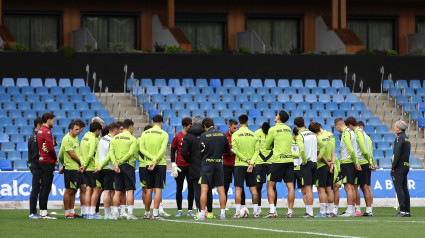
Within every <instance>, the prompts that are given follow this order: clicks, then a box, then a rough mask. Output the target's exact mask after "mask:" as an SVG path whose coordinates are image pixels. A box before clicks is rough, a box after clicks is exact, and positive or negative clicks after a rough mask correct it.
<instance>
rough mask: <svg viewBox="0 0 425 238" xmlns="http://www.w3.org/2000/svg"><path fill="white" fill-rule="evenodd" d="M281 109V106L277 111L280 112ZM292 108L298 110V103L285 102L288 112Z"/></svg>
mask: <svg viewBox="0 0 425 238" xmlns="http://www.w3.org/2000/svg"><path fill="white" fill-rule="evenodd" d="M272 109H274V108H273V107H272ZM280 110H282V108H280V109H278V110H276V111H278V112H279V111H280ZM290 110H297V104H296V103H295V102H285V111H286V112H288V111H290Z"/></svg>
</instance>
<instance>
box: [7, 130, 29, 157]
mask: <svg viewBox="0 0 425 238" xmlns="http://www.w3.org/2000/svg"><path fill="white" fill-rule="evenodd" d="M21 137H22V136H21ZM7 159H8V160H11V161H14V162H15V164H16V161H18V160H22V156H21V152H20V151H9V152H7ZM23 161H24V162H26V161H25V160H23Z"/></svg>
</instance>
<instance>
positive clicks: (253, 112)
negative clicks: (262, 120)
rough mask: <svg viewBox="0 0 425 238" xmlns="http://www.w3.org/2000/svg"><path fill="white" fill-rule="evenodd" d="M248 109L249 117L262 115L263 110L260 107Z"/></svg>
mask: <svg viewBox="0 0 425 238" xmlns="http://www.w3.org/2000/svg"><path fill="white" fill-rule="evenodd" d="M248 110H249V112H248V115H249V117H252V118H254V119H255V118H257V117H260V116H261V111H260V110H258V109H248Z"/></svg>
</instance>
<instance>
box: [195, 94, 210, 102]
mask: <svg viewBox="0 0 425 238" xmlns="http://www.w3.org/2000/svg"><path fill="white" fill-rule="evenodd" d="M194 101H195V102H206V101H207V97H206V95H205V94H198V95H195V99H194Z"/></svg>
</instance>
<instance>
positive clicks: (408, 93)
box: [403, 88, 415, 98]
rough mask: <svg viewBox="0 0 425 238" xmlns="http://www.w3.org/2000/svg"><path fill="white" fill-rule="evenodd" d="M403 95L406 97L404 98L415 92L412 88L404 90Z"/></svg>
mask: <svg viewBox="0 0 425 238" xmlns="http://www.w3.org/2000/svg"><path fill="white" fill-rule="evenodd" d="M403 94H404V95H406V98H408V97H410V96H413V95H415V90H414V89H413V88H405V89H404V91H403Z"/></svg>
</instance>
